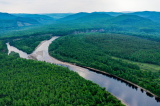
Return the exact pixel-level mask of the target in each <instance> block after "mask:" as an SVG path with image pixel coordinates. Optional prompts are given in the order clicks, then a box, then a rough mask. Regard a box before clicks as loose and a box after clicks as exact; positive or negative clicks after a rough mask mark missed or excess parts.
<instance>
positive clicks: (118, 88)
mask: <svg viewBox="0 0 160 106" xmlns="http://www.w3.org/2000/svg"><path fill="white" fill-rule="evenodd" d="M57 38H58V37H53V38H51V39H50V40H46V41H43V42H41V43H40V44H39V46H38V47H37V48H36V49H35V51H33V53H31V54H26V53H25V52H23V51H20V50H18V49H17V48H15V47H13V46H10V45H9V43H7V47H8V51H9V53H10V52H11V51H14V52H16V53H19V54H20V57H21V58H25V59H36V60H38V61H46V62H49V63H54V64H57V65H61V66H65V67H68V68H69V69H70V70H72V71H74V72H77V73H78V74H79V75H80V76H82V77H83V78H85V79H87V80H90V81H92V82H94V83H96V84H98V85H99V86H101V87H105V88H106V90H107V91H108V92H110V93H111V94H112V95H114V96H115V97H117V98H118V99H120V100H121V101H122V102H123V103H124V104H126V105H129V106H160V102H158V101H157V100H156V99H155V97H151V96H149V95H147V94H146V92H145V91H141V89H140V88H135V87H133V86H130V85H129V84H127V83H125V82H123V81H121V80H118V79H116V78H112V77H109V76H106V75H103V74H99V73H96V72H93V71H90V70H88V69H85V68H82V67H79V66H75V65H73V64H70V63H66V62H62V61H59V60H57V59H55V58H53V57H51V56H50V55H49V53H48V47H49V45H50V44H51V43H52V41H54V40H55V39H57Z"/></svg>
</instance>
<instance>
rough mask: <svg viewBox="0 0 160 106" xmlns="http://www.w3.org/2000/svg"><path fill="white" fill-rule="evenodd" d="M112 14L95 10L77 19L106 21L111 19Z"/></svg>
mask: <svg viewBox="0 0 160 106" xmlns="http://www.w3.org/2000/svg"><path fill="white" fill-rule="evenodd" d="M111 18H112V16H110V15H108V14H106V13H98V12H94V13H90V14H86V15H85V16H83V17H80V18H77V19H76V20H78V21H90V22H98V21H99V22H100V21H101V22H102V21H106V20H108V19H111Z"/></svg>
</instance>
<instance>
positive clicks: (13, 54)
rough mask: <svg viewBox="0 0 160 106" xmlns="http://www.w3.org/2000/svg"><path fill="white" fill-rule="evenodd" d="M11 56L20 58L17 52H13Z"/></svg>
mask: <svg viewBox="0 0 160 106" xmlns="http://www.w3.org/2000/svg"><path fill="white" fill-rule="evenodd" d="M9 55H10V56H14V57H17V58H18V57H20V56H19V54H18V53H15V52H13V51H12V52H11V53H10V54H9Z"/></svg>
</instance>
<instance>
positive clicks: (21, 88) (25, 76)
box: [0, 54, 122, 106]
mask: <svg viewBox="0 0 160 106" xmlns="http://www.w3.org/2000/svg"><path fill="white" fill-rule="evenodd" d="M0 59H1V60H0V67H1V68H0V77H1V80H0V89H1V91H0V105H2V106H5V105H12V106H17V105H34V106H39V105H58V106H64V105H98V104H99V105H115V106H121V105H122V104H121V102H120V101H118V100H117V99H116V98H115V97H113V96H112V95H111V94H110V93H108V92H107V91H106V90H105V88H101V87H99V86H98V85H97V84H94V83H92V82H91V81H87V80H85V79H83V78H82V77H80V76H79V75H78V74H77V73H75V72H72V71H70V70H69V69H67V68H64V67H61V66H56V65H53V64H49V63H45V62H38V61H34V60H25V59H21V58H15V57H13V56H7V55H2V54H0Z"/></svg>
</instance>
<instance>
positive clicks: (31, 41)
mask: <svg viewBox="0 0 160 106" xmlns="http://www.w3.org/2000/svg"><path fill="white" fill-rule="evenodd" d="M50 38H51V34H45V35H39V36H30V37H27V38H26V37H23V38H19V39H14V40H12V41H10V45H13V46H15V47H17V48H18V49H20V50H22V51H24V52H26V53H28V54H30V53H32V52H33V51H34V50H35V48H36V47H37V46H38V45H39V44H40V42H41V41H43V40H48V39H50Z"/></svg>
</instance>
